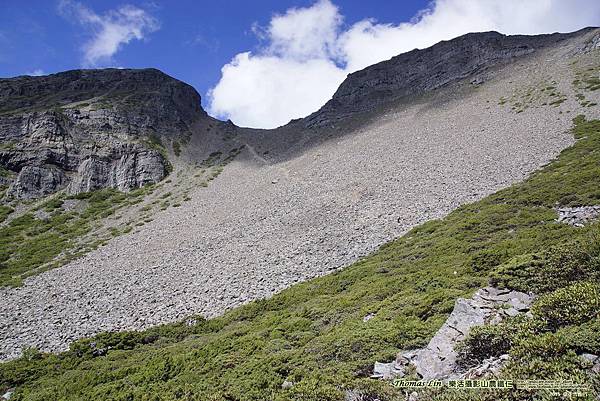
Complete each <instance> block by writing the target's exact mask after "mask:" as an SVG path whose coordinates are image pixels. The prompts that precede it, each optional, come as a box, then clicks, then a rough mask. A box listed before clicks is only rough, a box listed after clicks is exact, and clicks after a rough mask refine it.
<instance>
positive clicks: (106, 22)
mask: <svg viewBox="0 0 600 401" xmlns="http://www.w3.org/2000/svg"><path fill="white" fill-rule="evenodd" d="M59 11H60V12H61V13H62V14H63V15H65V16H66V17H69V18H70V19H74V20H75V22H78V23H80V24H81V25H83V26H85V27H86V28H87V29H88V30H89V31H90V32H91V33H92V38H91V39H90V40H89V41H87V42H86V43H85V44H84V45H83V48H82V50H83V65H85V66H92V67H93V66H98V65H99V64H101V63H112V62H113V59H112V57H113V55H115V54H116V53H117V52H118V51H119V50H120V49H121V48H122V47H123V45H126V44H127V43H129V42H131V41H132V40H134V39H137V40H142V39H144V38H145V37H146V36H147V35H148V34H149V33H151V32H154V31H156V30H158V29H159V27H160V24H159V22H158V20H157V19H156V18H154V17H152V16H151V15H150V14H148V13H147V12H146V11H145V10H143V9H141V8H138V7H135V6H131V5H124V6H121V7H119V8H117V9H115V10H109V11H107V12H106V13H105V14H103V15H99V14H97V13H95V12H94V11H93V10H91V9H89V8H87V7H85V6H84V5H82V4H81V3H78V2H74V1H71V0H63V1H61V2H60V3H59Z"/></svg>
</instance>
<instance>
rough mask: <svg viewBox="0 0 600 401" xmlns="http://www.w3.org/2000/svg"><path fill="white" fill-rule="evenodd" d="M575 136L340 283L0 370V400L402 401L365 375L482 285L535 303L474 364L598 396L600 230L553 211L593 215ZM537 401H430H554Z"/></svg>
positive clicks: (592, 156) (481, 341)
mask: <svg viewBox="0 0 600 401" xmlns="http://www.w3.org/2000/svg"><path fill="white" fill-rule="evenodd" d="M574 122H575V127H574V134H575V136H576V138H577V139H578V141H577V143H576V144H575V145H574V146H573V147H571V148H569V149H567V150H565V151H563V152H562V153H561V154H560V157H559V158H558V159H557V160H555V161H554V162H552V163H551V164H549V165H547V166H546V167H544V168H543V169H542V170H540V171H538V172H537V173H535V174H533V175H532V176H531V177H530V178H529V179H528V180H526V181H525V182H523V183H520V184H517V185H514V186H512V187H510V188H508V189H505V190H502V191H499V192H497V193H496V194H494V195H491V196H488V197H487V198H485V199H483V200H482V201H479V202H476V203H472V204H469V205H466V206H463V207H460V208H459V209H457V210H455V211H454V212H452V213H451V214H450V215H448V216H447V217H446V218H444V219H442V220H436V221H431V222H428V223H425V224H423V225H421V226H419V227H416V228H414V229H413V230H411V231H410V232H409V233H407V234H406V235H404V236H403V237H401V238H399V239H397V240H395V241H392V242H390V243H388V244H386V245H385V246H382V247H381V248H380V249H379V250H378V251H377V252H375V253H373V254H372V255H370V256H368V257H365V258H363V259H362V260H360V261H358V262H356V263H354V264H353V265H352V266H350V267H348V268H346V269H344V270H343V271H340V272H337V273H334V274H332V275H329V276H325V277H322V278H318V279H314V280H311V281H309V282H306V283H301V284H298V285H295V286H293V287H291V288H289V289H287V290H284V291H282V292H281V293H279V294H278V295H276V296H274V297H273V298H271V299H268V300H260V301H256V302H252V303H250V304H248V305H245V306H242V307H239V308H236V309H234V310H231V311H230V312H228V313H226V314H225V315H224V316H222V317H220V318H216V319H212V320H204V319H202V318H195V319H190V320H188V321H184V322H182V323H179V324H171V325H163V326H160V327H156V328H152V329H150V330H147V331H144V332H125V333H103V334H100V335H98V336H97V337H95V338H92V339H85V340H80V341H78V342H76V343H74V344H72V345H71V349H70V350H69V351H67V352H64V353H62V354H60V355H51V354H41V353H39V352H37V351H35V350H28V351H27V352H26V353H25V355H24V356H23V357H22V358H21V359H19V360H15V361H11V362H9V363H4V364H1V365H0V390H5V389H8V388H13V387H15V388H16V392H15V394H14V395H13V397H12V398H11V401H14V400H40V401H42V400H44V401H46V400H236V401H237V400H239V401H242V400H244V401H246V400H261V401H262V400H306V401H308V400H311V401H312V400H314V401H324V400H343V399H344V394H345V391H346V390H348V389H354V390H360V391H362V392H363V393H364V394H365V395H370V396H372V397H371V398H365V399H374V397H378V398H379V399H380V400H382V401H384V400H394V399H404V395H403V394H402V393H401V392H400V391H399V390H396V389H394V388H393V387H392V386H391V385H390V384H389V383H387V382H382V381H377V380H373V379H370V378H369V377H368V376H369V375H370V373H371V367H372V365H373V363H374V362H375V361H376V360H378V361H388V360H391V359H393V358H394V356H395V354H396V353H397V352H398V351H399V350H400V349H407V348H416V347H421V346H423V345H425V344H426V343H427V342H428V340H429V339H430V338H431V336H432V335H433V334H434V333H435V332H436V330H437V329H438V328H439V327H440V326H441V325H442V323H443V322H444V321H445V319H446V317H447V315H448V314H449V313H450V311H451V310H452V308H453V305H454V301H455V300H456V298H457V297H463V296H469V295H470V294H472V293H473V292H474V291H475V290H476V289H478V288H480V287H482V286H485V285H487V284H488V282H489V281H490V280H492V281H493V282H494V283H495V284H497V285H504V286H508V287H510V288H515V289H519V290H533V291H535V292H537V293H538V294H542V296H541V297H540V298H539V299H538V301H537V302H536V304H535V305H534V308H533V311H534V317H533V318H532V319H529V320H527V321H523V320H522V318H521V319H520V320H519V319H517V321H516V322H509V323H506V324H503V325H500V326H498V327H495V328H493V329H490V328H489V327H484V328H482V329H479V330H476V331H475V332H474V333H473V335H472V336H470V337H469V339H468V340H467V343H466V348H465V349H464V355H465V356H466V357H467V358H470V360H474V361H477V360H480V359H482V358H484V357H486V356H489V355H492V354H494V353H496V352H498V350H500V349H501V350H502V351H505V352H508V353H509V354H510V355H511V357H512V359H511V363H510V364H509V366H507V367H506V369H505V371H504V373H503V375H505V376H506V377H526V378H547V379H549V378H575V379H579V380H584V381H586V382H589V383H590V384H591V385H594V380H593V379H589V378H588V375H587V373H585V369H586V368H587V366H586V365H585V363H584V362H583V361H582V360H581V359H580V358H579V357H577V356H576V354H575V353H576V352H590V353H595V354H600V330H599V329H600V321H599V320H598V316H597V314H598V312H599V311H600V308H599V307H598V306H599V305H600V304H599V302H600V297H599V293H600V288H599V287H598V283H599V280H598V278H599V274H600V243H599V241H597V240H596V238H597V237H596V235H597V234H598V226H597V225H595V224H594V225H590V226H586V227H584V228H575V227H572V226H569V225H566V224H562V223H557V222H556V221H555V220H556V217H557V214H556V210H555V208H556V206H557V205H561V206H574V205H596V204H600V121H598V120H594V121H585V119H584V118H583V117H581V116H580V117H578V118H576V119H575V120H574ZM369 313H372V314H374V317H373V318H372V319H370V320H368V321H366V322H365V321H363V317H364V316H366V315H367V314H369ZM490 344H492V345H493V346H490ZM284 381H287V382H291V383H293V385H291V387H290V386H285V387H289V388H285V389H284V388H282V384H283V383H284ZM595 385H596V386H597V387H596V388H597V389H599V388H600V387H598V383H597V381H596V383H595ZM503 397H505V398H503ZM543 397H549V396H548V395H544V394H542V393H522V394H517V393H515V394H512V395H509V393H507V392H499V393H496V394H494V393H492V392H489V393H482V392H478V393H473V394H469V393H458V392H453V393H443V392H442V393H436V394H433V393H432V394H429V396H428V397H427V399H429V398H431V399H473V400H475V399H482V398H484V399H488V400H490V401H491V400H501V399H512V400H529V399H554V398H543ZM582 399H585V398H582ZM589 399H590V400H591V399H592V398H591V396H590V398H589Z"/></svg>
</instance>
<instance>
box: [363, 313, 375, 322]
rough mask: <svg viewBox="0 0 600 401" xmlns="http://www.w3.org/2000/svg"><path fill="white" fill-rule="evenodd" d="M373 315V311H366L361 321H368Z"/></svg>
mask: <svg viewBox="0 0 600 401" xmlns="http://www.w3.org/2000/svg"><path fill="white" fill-rule="evenodd" d="M374 317H375V314H374V313H368V314H366V315H365V316H364V317H363V322H368V321H369V320H371V319H373V318H374Z"/></svg>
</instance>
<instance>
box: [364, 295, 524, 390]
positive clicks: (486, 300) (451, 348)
mask: <svg viewBox="0 0 600 401" xmlns="http://www.w3.org/2000/svg"><path fill="white" fill-rule="evenodd" d="M533 300H534V295H533V294H525V293H523V292H519V291H511V290H501V289H497V288H493V287H486V288H482V289H480V290H479V291H477V292H476V293H475V294H474V295H473V297H472V298H471V299H464V298H459V299H457V300H456V304H455V305H454V309H453V310H452V313H451V314H450V316H449V317H448V319H447V320H446V322H445V323H444V324H443V325H442V327H441V328H440V329H439V330H438V332H437V333H436V334H435V336H433V338H432V339H431V341H429V344H427V346H426V347H425V348H422V349H418V350H409V351H402V352H400V353H399V354H398V356H397V357H396V360H395V361H394V362H391V363H379V362H376V363H375V366H374V369H373V376H372V377H374V378H382V379H391V378H394V377H402V376H404V375H405V374H406V373H407V371H408V368H409V366H411V367H412V368H414V370H415V371H416V373H417V375H418V376H419V377H421V378H422V379H424V380H433V379H437V380H440V379H456V378H461V377H462V378H464V377H469V378H473V377H474V376H478V377H480V376H483V375H484V374H486V373H494V372H497V371H498V370H499V369H500V367H501V366H502V364H503V363H504V362H505V361H506V359H507V356H501V357H500V358H496V359H493V360H486V361H484V363H483V364H482V366H477V367H473V368H472V369H469V370H468V371H467V370H464V369H462V368H461V367H460V366H459V365H458V363H457V357H458V353H457V351H456V348H457V345H458V344H459V342H460V341H462V340H464V339H465V337H466V336H467V335H468V334H469V332H470V331H471V329H472V328H473V327H475V326H481V325H484V324H498V323H500V322H501V321H502V320H503V319H505V318H506V317H509V316H510V317H513V316H517V315H519V314H521V313H528V312H529V308H530V306H531V304H532V303H533Z"/></svg>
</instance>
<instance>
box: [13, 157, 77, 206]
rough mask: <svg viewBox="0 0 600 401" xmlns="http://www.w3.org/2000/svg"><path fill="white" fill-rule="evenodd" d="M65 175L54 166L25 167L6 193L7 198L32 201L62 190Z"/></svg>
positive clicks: (65, 179) (65, 178)
mask: <svg viewBox="0 0 600 401" xmlns="http://www.w3.org/2000/svg"><path fill="white" fill-rule="evenodd" d="M66 182H67V177H66V175H65V173H64V172H63V171H62V170H61V169H59V168H58V167H56V166H52V165H46V166H25V167H23V168H22V169H21V171H20V172H19V175H18V176H17V178H16V179H15V181H14V182H13V183H12V184H11V186H10V187H9V188H8V191H7V192H6V197H7V198H17V199H32V198H39V197H42V196H46V195H49V194H52V193H54V192H56V191H57V190H59V189H61V188H63V187H64V186H65V184H66Z"/></svg>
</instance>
